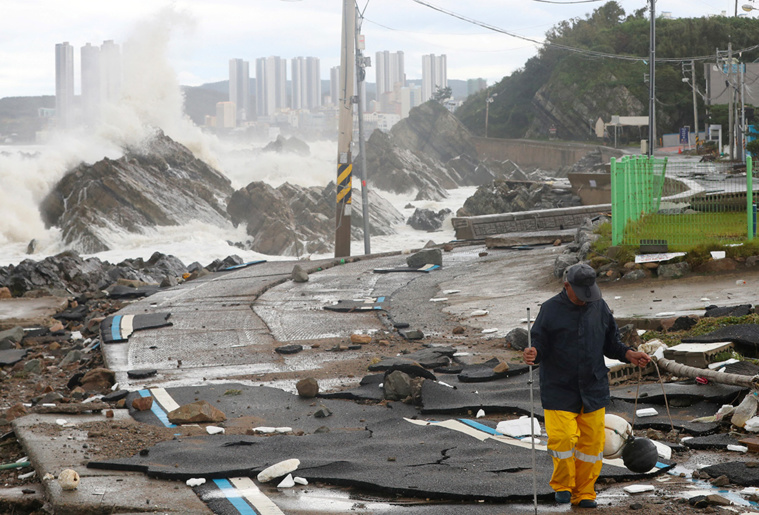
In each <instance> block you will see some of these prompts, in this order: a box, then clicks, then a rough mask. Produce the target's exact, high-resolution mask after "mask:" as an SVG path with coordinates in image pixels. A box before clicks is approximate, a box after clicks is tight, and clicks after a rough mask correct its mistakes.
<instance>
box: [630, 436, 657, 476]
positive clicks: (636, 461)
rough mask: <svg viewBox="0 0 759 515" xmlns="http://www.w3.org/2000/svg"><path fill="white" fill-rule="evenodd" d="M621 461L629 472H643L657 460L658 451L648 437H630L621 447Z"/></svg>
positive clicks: (652, 466)
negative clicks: (622, 447)
mask: <svg viewBox="0 0 759 515" xmlns="http://www.w3.org/2000/svg"><path fill="white" fill-rule="evenodd" d="M622 461H624V463H625V467H627V468H628V469H629V470H630V471H631V472H635V473H637V474H645V473H646V472H648V471H649V470H651V469H652V468H654V466H655V465H656V462H657V461H659V452H658V451H657V450H656V446H655V445H654V443H653V442H652V441H651V440H649V439H648V438H631V439H630V440H628V441H627V444H625V448H624V449H622Z"/></svg>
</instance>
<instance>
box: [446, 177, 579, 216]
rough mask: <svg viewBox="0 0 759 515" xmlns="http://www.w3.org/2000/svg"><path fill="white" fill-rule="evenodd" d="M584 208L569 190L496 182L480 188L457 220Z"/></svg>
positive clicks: (521, 182)
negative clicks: (576, 207) (542, 210)
mask: <svg viewBox="0 0 759 515" xmlns="http://www.w3.org/2000/svg"><path fill="white" fill-rule="evenodd" d="M581 205H582V202H581V200H580V197H578V196H577V195H575V194H573V193H572V190H571V189H570V188H569V187H568V186H567V187H562V186H557V185H552V184H548V183H543V182H527V181H510V180H501V179H496V180H494V181H493V182H492V183H490V184H487V185H484V186H480V187H479V188H477V191H476V192H475V193H474V195H472V196H471V197H469V198H468V199H467V200H466V201H465V202H464V206H463V207H462V208H461V209H459V210H458V211H457V212H456V216H480V215H490V214H496V213H512V212H516V211H533V210H540V209H554V208H559V207H572V206H581Z"/></svg>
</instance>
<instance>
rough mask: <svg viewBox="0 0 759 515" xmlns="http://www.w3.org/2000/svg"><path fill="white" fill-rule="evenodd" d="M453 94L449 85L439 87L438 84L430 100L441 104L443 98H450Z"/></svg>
mask: <svg viewBox="0 0 759 515" xmlns="http://www.w3.org/2000/svg"><path fill="white" fill-rule="evenodd" d="M451 96H453V91H452V90H451V88H449V87H445V88H441V87H440V86H438V87H437V88H436V89H435V93H434V94H433V95H432V100H434V101H435V102H438V103H440V104H442V103H443V102H444V101H445V100H447V99H449V98H451Z"/></svg>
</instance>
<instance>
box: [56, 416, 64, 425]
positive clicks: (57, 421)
mask: <svg viewBox="0 0 759 515" xmlns="http://www.w3.org/2000/svg"><path fill="white" fill-rule="evenodd" d="M55 423H56V424H58V425H59V426H65V425H66V424H67V421H66V419H65V418H58V419H56V420H55Z"/></svg>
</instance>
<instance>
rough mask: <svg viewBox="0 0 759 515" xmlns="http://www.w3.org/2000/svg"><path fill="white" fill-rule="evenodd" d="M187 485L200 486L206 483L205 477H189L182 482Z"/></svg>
mask: <svg viewBox="0 0 759 515" xmlns="http://www.w3.org/2000/svg"><path fill="white" fill-rule="evenodd" d="M184 484H186V485H187V486H200V485H204V484H206V478H204V477H191V478H190V479H188V480H187V481H185V482H184Z"/></svg>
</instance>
